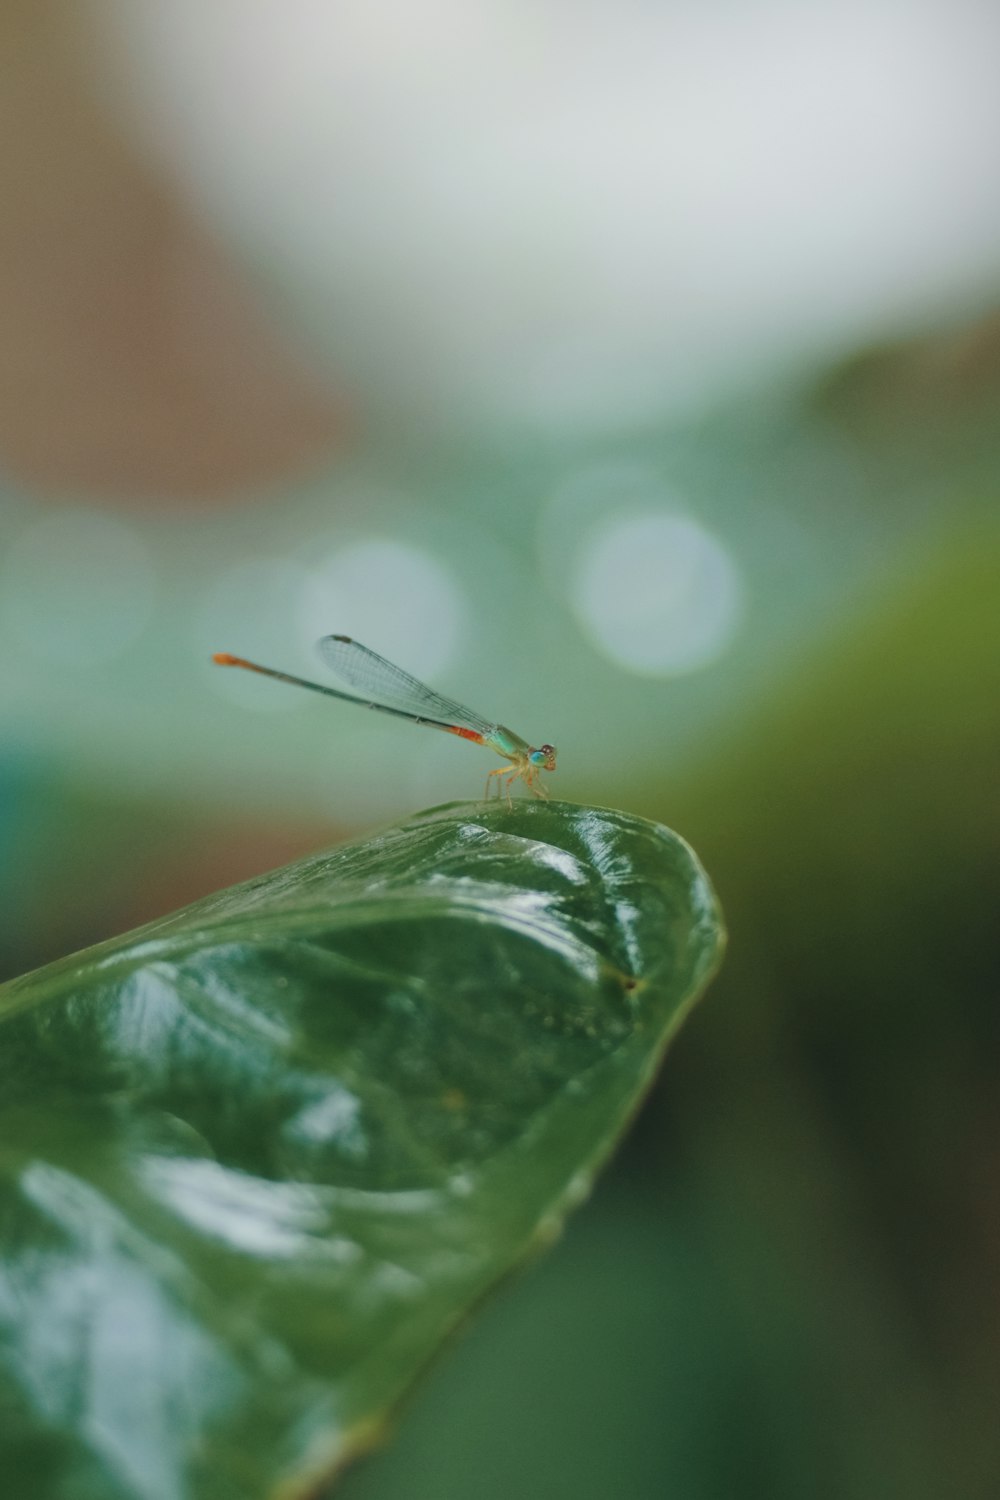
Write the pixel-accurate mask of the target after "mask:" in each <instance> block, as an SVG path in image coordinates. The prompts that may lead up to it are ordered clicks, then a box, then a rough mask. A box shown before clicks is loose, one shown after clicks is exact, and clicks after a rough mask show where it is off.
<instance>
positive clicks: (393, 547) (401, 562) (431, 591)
mask: <svg viewBox="0 0 1000 1500" xmlns="http://www.w3.org/2000/svg"><path fill="white" fill-rule="evenodd" d="M464 614H465V609H464V601H463V599H462V596H461V593H460V590H459V587H458V584H457V582H456V580H455V578H454V577H453V575H452V573H451V572H450V570H449V569H448V568H446V567H445V566H444V564H443V563H441V562H440V561H439V560H438V559H437V558H436V557H433V556H432V555H431V554H430V553H428V552H426V551H424V549H423V548H421V547H415V546H413V545H411V544H410V543H407V542H401V541H388V540H384V539H381V538H371V539H367V540H364V541H358V542H354V543H352V544H349V545H347V546H345V547H342V548H340V549H338V550H337V551H335V552H334V553H333V554H332V555H331V556H329V557H328V558H327V560H326V561H325V562H324V563H322V564H321V565H320V566H319V567H318V568H317V569H316V570H315V571H314V572H313V573H312V574H311V576H310V578H309V580H308V583H307V585H306V587H305V589H304V591H303V595H302V598H301V600H300V606H299V611H298V617H299V624H300V627H301V630H302V634H303V638H304V644H308V645H310V646H311V645H312V644H313V643H314V642H315V641H316V640H318V639H319V637H320V636H324V635H330V634H337V635H350V636H353V637H354V638H355V639H357V640H359V641H362V642H363V643H364V645H366V646H370V647H371V648H372V650H374V651H378V652H379V654H380V655H381V656H387V657H389V659H390V660H391V661H394V662H398V663H399V665H400V666H402V667H405V668H406V670H407V671H408V672H413V673H415V675H416V676H418V677H422V678H426V679H428V680H431V681H433V680H434V679H435V678H437V676H438V674H439V673H440V672H441V671H442V669H443V668H445V667H446V666H447V665H448V664H449V663H450V662H451V660H452V658H453V657H454V654H455V651H456V648H457V646H458V642H459V638H460V632H461V628H462V623H463V617H464Z"/></svg>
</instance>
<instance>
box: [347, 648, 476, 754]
mask: <svg viewBox="0 0 1000 1500" xmlns="http://www.w3.org/2000/svg"><path fill="white" fill-rule="evenodd" d="M319 654H320V656H322V658H323V660H324V661H325V662H326V665H327V666H328V667H329V668H330V670H331V672H334V673H335V674H336V675H337V676H338V677H339V678H340V680H341V681H342V682H346V683H347V685H348V687H352V688H353V689H354V691H355V692H356V693H358V694H359V695H360V697H361V698H362V699H363V700H364V701H365V702H366V703H367V702H372V701H375V702H378V703H385V704H387V705H389V706H390V707H392V708H397V709H400V710H401V711H402V712H403V713H407V714H412V715H413V716H414V718H417V719H433V720H437V721H439V722H442V723H445V724H457V725H460V726H461V727H462V728H465V729H471V730H473V731H474V732H475V733H476V734H481V735H483V737H484V738H487V739H489V738H491V737H492V736H493V735H494V734H495V733H496V731H497V730H498V728H499V727H500V726H499V725H498V724H496V723H494V722H493V721H492V720H490V719H484V718H483V717H482V716H481V715H480V714H477V713H473V711H472V709H471V708H466V707H465V705H464V704H462V703H456V701H455V699H454V698H445V697H444V696H443V695H442V694H441V693H435V691H434V689H433V688H429V687H427V686H426V685H425V684H424V683H422V682H420V681H419V680H418V679H417V678H416V677H411V676H410V674H409V672H404V671H403V669H402V667H397V666H394V665H393V663H392V662H391V661H386V659H385V657H384V656H379V654H378V652H377V651H370V650H369V649H368V647H367V646H362V645H361V642H360V641H353V640H351V638H350V636H347V635H325V636H324V637H323V639H322V640H321V641H320V642H319Z"/></svg>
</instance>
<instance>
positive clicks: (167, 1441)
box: [0, 803, 721, 1500]
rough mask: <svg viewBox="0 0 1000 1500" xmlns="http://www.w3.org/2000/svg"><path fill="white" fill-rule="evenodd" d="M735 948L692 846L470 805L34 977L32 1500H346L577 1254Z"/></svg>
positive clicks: (22, 1060) (29, 1057)
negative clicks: (466, 1328) (447, 1369)
mask: <svg viewBox="0 0 1000 1500" xmlns="http://www.w3.org/2000/svg"><path fill="white" fill-rule="evenodd" d="M720 941H721V939H720V928H719V921H718V914H717V909H716V905H715V901H714V897H713V895H712V891H711V888H710V886H709V884H708V882H707V880H706V878H705V876H704V874H703V872H702V870H701V869H700V867H699V865H698V863H697V861H696V860H695V858H694V856H693V855H692V853H691V851H690V849H689V848H688V847H687V845H686V844H684V843H683V842H682V841H681V840H680V839H678V838H677V837H676V836H675V835H673V834H671V833H669V832H668V831H667V830H666V829H664V828H661V827H659V826H658V825H655V824H652V823H648V822H646V821H644V820H641V819H637V818H632V817H629V816H626V815H625V814H621V813H616V812H609V811H604V810H595V809H590V808H582V807H574V806H570V805H568V804H554V805H553V804H541V803H534V804H527V803H522V804H520V805H515V807H514V808H513V809H509V808H508V807H507V806H506V805H505V804H503V803H501V804H500V805H494V806H492V807H488V808H487V807H486V806H484V805H467V804H452V805H448V806H446V807H444V808H439V809H436V810H433V811H431V812H429V813H426V814H423V815H421V816H418V817H416V818H414V819H412V820H411V821H409V822H407V823H404V824H400V825H397V826H396V827H393V828H390V829H388V830H386V831H385V832H383V833H381V834H379V835H378V836H377V837H375V838H373V839H371V840H369V841H367V842H364V843H358V844H353V845H349V846H345V847H343V848H338V849H335V850H333V851H330V852H325V853H322V854H318V855H314V856H311V857H309V858H306V859H304V860H300V861H299V862H298V863H296V864H294V865H291V866H289V867H287V868H286V869H283V870H278V871H275V872H273V873H271V874H268V875H265V876H262V877H260V878H259V879H255V880H252V881H250V882H248V883H246V884H244V885H241V886H238V887H235V888H234V889H232V890H228V891H224V892H222V893H220V894H218V895H216V896H213V897H210V898H209V899H207V900H204V901H201V902H199V903H198V904H197V905H195V906H192V907H189V908H187V909H186V910H184V911H181V912H179V913H177V914H175V915H173V916H171V917H168V918H166V919H164V920H162V921H159V922H156V923H153V924H151V925H150V926H147V927H145V928H143V929H141V930H140V931H138V932H136V933H132V934H130V935H128V936H127V937H125V938H122V939H117V940H114V941H112V942H109V943H105V944H103V945H101V946H100V947H98V948H94V949H91V950H89V951H87V952H85V953H82V954H77V955H75V956H74V957H72V958H69V959H66V960H63V961H60V962H59V963H56V964H53V965H51V966H50V967H48V968H46V969H42V970H39V971H37V972H35V973H33V974H29V975H27V976H26V977H25V978H23V979H20V980H16V981H14V982H13V983H11V984H8V985H7V986H5V987H3V988H2V989H0V1473H2V1474H3V1476H4V1480H5V1485H6V1486H7V1488H8V1490H9V1493H11V1494H16V1495H18V1496H25V1497H27V1496H30V1497H31V1500H257V1497H264V1496H272V1495H281V1496H297V1495H305V1494H308V1493H312V1492H313V1488H314V1487H315V1486H316V1485H317V1484H318V1483H320V1482H321V1481H322V1479H323V1478H324V1476H327V1475H329V1474H331V1473H332V1472H333V1471H334V1470H335V1469H336V1467H337V1465H338V1464H339V1463H340V1462H342V1461H343V1460H344V1458H345V1457H348V1456H350V1454H351V1453H352V1452H354V1451H356V1450H357V1449H359V1448H361V1447H363V1446H364V1445H365V1443H366V1442H367V1441H369V1440H370V1439H371V1437H372V1435H373V1434H374V1433H375V1432H376V1431H377V1430H378V1428H379V1427H380V1425H381V1424H382V1422H383V1421H384V1417H385V1414H386V1412H387V1411H388V1410H389V1409H390V1408H391V1406H392V1405H393V1403H394V1402H395V1401H396V1400H397V1399H398V1398H399V1396H400V1395H401V1393H402V1392H403V1391H404V1390H405V1388H406V1386H407V1385H408V1384H409V1383H410V1382H411V1381H412V1379H413V1377H414V1375H415V1374H416V1373H417V1372H418V1371H419V1369H420V1367H421V1366H422V1365H423V1364H424V1363H426V1361H427V1360H428V1358H429V1357H430V1356H431V1355H432V1354H433V1352H434V1351H435V1349H436V1348H437V1347H438V1346H439V1344H440V1342H441V1340H442V1339H443V1338H444V1336H445V1335H446V1334H447V1333H448V1332H449V1331H450V1330H451V1329H452V1328H453V1327H454V1326H455V1324H456V1323H457V1322H458V1321H459V1320H460V1319H461V1317H462V1316H463V1315H464V1314H465V1313H466V1312H467V1311H468V1309H469V1308H470V1306H472V1305H473V1304H474V1303H475V1301H476V1300H477V1299H478V1298H479V1297H480V1296H482V1294H483V1293H484V1292H485V1291H486V1290H487V1289H488V1288H489V1287H490V1286H491V1285H493V1284H494V1283H495V1282H496V1281H497V1280H498V1278H500V1277H501V1276H502V1274H503V1273H504V1272H505V1271H506V1270H507V1269H508V1268H509V1267H511V1266H512V1265H513V1264H515V1263H516V1262H517V1261H518V1260H519V1259H521V1258H523V1257H524V1255H525V1254H526V1253H528V1252H529V1251H530V1250H531V1249H532V1247H534V1246H536V1245H539V1244H541V1243H543V1242H544V1241H545V1240H546V1239H547V1238H549V1237H551V1236H552V1234H554V1233H555V1232H556V1231H557V1230H558V1228H559V1225H560V1223H561V1221H562V1218H563V1216H564V1215H565V1213H566V1212H567V1211H568V1209H569V1208H570V1207H571V1206H572V1205H573V1203H574V1202H575V1201H577V1200H579V1198H580V1197H581V1196H582V1195H583V1194H584V1193H585V1192H586V1190H587V1188H588V1186H589V1183H590V1181H591V1179H592V1175H593V1172H594V1170H595V1169H596V1167H597V1166H598V1165H599V1164H600V1162H601V1160H602V1159H603V1158H604V1157H605V1155H606V1154H607V1152H608V1151H609V1149H610V1148H611V1146H612V1144H613V1142H614V1139H615V1137H616V1136H617V1135H618V1134H619V1132H620V1131H621V1129H622V1126H623V1124H624V1123H625V1122H626V1121H627V1119H628V1117H629V1115H630V1113H631V1112H632V1110H633V1109H634V1107H635V1105H636V1102H637V1100H638V1099H639V1097H641V1094H642V1092H643V1089H644V1087H645V1086H646V1084H647V1083H648V1082H649V1080H650V1078H651V1076H652V1073H653V1071H654V1069H655V1067H656V1065H657V1062H658V1060H659V1057H660V1055H661V1053H662V1049H663V1046H664V1044H665V1042H666V1041H667V1040H668V1038H669V1036H670V1035H671V1034H672V1032H673V1030H674V1029H675V1028H676V1026H677V1024H678V1023H679V1021H680V1019H681V1018H682V1016H683V1015H684V1013H685V1011H686V1010H687V1008H688V1007H689V1006H690V1004H691V1003H692V1001H693V1000H694V999H695V998H696V997H697V995H698V994H699V992H700V991H701V989H702V988H703V986H704V984H705V982H706V980H707V978H708V977H709V975H710V973H711V972H712V969H713V968H714V966H715V964H716V962H717V958H718V953H719V948H720Z"/></svg>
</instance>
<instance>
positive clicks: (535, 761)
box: [528, 750, 547, 766]
mask: <svg viewBox="0 0 1000 1500" xmlns="http://www.w3.org/2000/svg"><path fill="white" fill-rule="evenodd" d="M546 758H547V757H546V755H545V751H544V750H532V752H531V754H530V755H529V756H528V759H529V760H530V761H531V764H532V765H533V766H544V764H545V761H546Z"/></svg>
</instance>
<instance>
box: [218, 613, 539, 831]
mask: <svg viewBox="0 0 1000 1500" xmlns="http://www.w3.org/2000/svg"><path fill="white" fill-rule="evenodd" d="M318 646H319V654H320V656H322V658H323V660H324V661H325V662H326V664H327V666H328V667H329V668H330V670H331V671H332V672H333V673H335V675H336V676H337V677H339V678H340V679H341V680H342V681H343V682H346V683H347V684H348V686H349V687H352V688H354V689H355V692H354V693H341V692H339V691H338V690H337V689H336V688H331V687H323V686H321V684H320V683H318V682H307V681H306V679H305V678H304V677H293V676H292V675H291V673H289V672H276V671H275V670H274V668H273V667H262V666H259V665H258V664H257V662H255V661H246V660H245V658H244V657H242V656H230V655H229V653H228V651H219V652H217V653H216V655H215V656H213V657H212V660H213V661H214V662H216V663H217V664H218V666H220V667H243V668H245V669H246V671H248V672H259V673H260V674H261V676H262V677H274V678H275V679H276V680H277V681H278V682H290V683H292V684H293V685H294V686H295V687H304V688H309V690H310V691H311V692H313V693H325V694H326V695H327V697H329V698H342V699H343V700H344V702H345V703H359V704H360V705H361V707H362V708H371V709H374V710H375V712H376V713H382V714H395V715H396V717H397V718H400V719H409V720H410V722H411V724H428V725H429V726H430V727H431V729H443V730H445V732H446V733H448V734H457V735H460V736H461V738H462V739H463V740H471V741H472V743H473V744H474V745H486V746H487V747H488V748H489V749H490V750H495V751H496V753H497V754H498V755H502V756H503V757H504V759H505V760H507V761H510V765H507V766H498V767H497V769H496V770H495V771H490V772H489V774H488V775H487V778H486V796H487V798H488V797H489V795H490V791H491V789H492V786H493V778H494V777H497V778H498V780H497V783H496V788H497V796H498V797H500V796H501V795H503V792H506V795H507V801H508V802H509V801H510V800H511V798H510V789H511V787H512V786H513V785H514V782H515V781H523V782H524V784H525V786H527V787H528V788H529V790H530V791H531V792H533V793H534V795H535V796H536V797H547V796H548V795H549V794H548V792H547V791H546V789H545V787H544V786H542V785H541V784H540V782H539V780H538V778H539V775H540V773H541V772H542V771H554V770H555V768H556V750H555V746H554V745H539V746H538V747H537V749H536V748H535V746H534V745H529V744H528V742H527V740H522V739H521V737H520V735H517V734H515V733H514V732H513V730H511V729H507V728H506V727H505V726H504V725H503V724H493V723H491V722H490V720H489V719H483V718H481V717H480V715H479V714H476V713H473V712H472V710H471V709H470V708H463V706H462V704H461V703H456V702H455V701H454V699H452V698H444V697H442V695H441V694H440V693H435V692H434V690H433V688H429V687H425V686H424V684H423V683H422V682H418V681H417V679H416V678H415V677H411V676H410V674H409V672H404V671H403V669H402V667H394V666H393V664H392V662H391V661H386V659H385V657H384V656H379V655H378V654H377V653H376V652H375V651H369V649H368V647H367V646H362V644H361V642H360V641H352V640H351V638H350V636H348V635H325V636H324V637H323V639H322V640H321V641H320V642H319V643H318ZM501 788H502V789H503V790H502V791H501Z"/></svg>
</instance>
